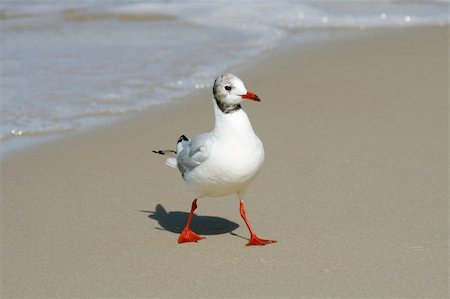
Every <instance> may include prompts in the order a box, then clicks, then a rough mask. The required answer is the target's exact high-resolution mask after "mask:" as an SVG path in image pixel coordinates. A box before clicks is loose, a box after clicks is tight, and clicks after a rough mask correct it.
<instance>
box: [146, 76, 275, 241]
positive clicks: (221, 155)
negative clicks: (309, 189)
mask: <svg viewBox="0 0 450 299" xmlns="http://www.w3.org/2000/svg"><path fill="white" fill-rule="evenodd" d="M213 95H214V96H213V105H214V115H215V126H214V129H213V130H212V131H211V132H209V133H203V134H200V135H198V136H196V137H195V138H193V139H191V140H190V139H188V138H187V137H186V136H184V135H181V136H180V137H179V138H178V141H177V145H176V150H159V151H153V152H154V153H157V154H161V155H167V156H168V158H167V160H166V164H167V165H168V166H170V167H173V168H178V170H179V171H180V173H181V176H182V178H183V180H184V181H185V182H186V184H187V186H188V187H189V189H190V190H191V191H193V192H194V194H195V198H194V200H193V201H192V205H191V212H190V213H189V217H188V220H187V223H186V226H185V227H184V229H183V231H182V232H181V234H180V236H179V238H178V243H185V242H197V241H199V240H201V239H204V238H203V237H201V236H199V235H198V234H196V233H195V232H193V231H192V230H191V229H190V225H191V221H192V217H193V214H194V211H195V210H196V209H197V199H198V198H203V197H219V196H225V195H228V194H237V196H238V198H239V200H240V206H239V211H240V214H241V217H242V219H243V220H244V222H245V224H246V226H247V228H248V230H249V232H250V239H249V242H248V243H247V244H246V245H247V246H251V245H266V244H270V243H275V242H276V241H274V240H266V239H262V238H259V237H257V236H256V234H255V232H254V231H253V229H252V227H251V226H250V224H249V222H248V219H247V216H246V214H245V209H244V193H245V190H246V189H247V187H248V185H249V184H250V183H251V182H252V181H253V179H254V178H255V176H256V174H257V173H258V171H259V169H260V168H261V166H262V164H263V162H264V147H263V144H262V142H261V140H260V139H259V138H258V136H256V134H255V132H254V131H253V128H252V125H251V123H250V120H249V118H248V116H247V113H245V111H244V110H243V109H242V106H241V103H242V102H243V101H244V100H252V101H257V102H260V101H261V99H260V98H259V97H258V96H257V95H256V94H254V93H252V92H250V91H248V90H247V89H246V88H245V86H244V83H243V82H242V80H241V79H240V78H238V77H237V76H235V75H233V74H229V73H225V74H222V75H220V76H219V77H217V78H216V80H215V81H214V86H213Z"/></svg>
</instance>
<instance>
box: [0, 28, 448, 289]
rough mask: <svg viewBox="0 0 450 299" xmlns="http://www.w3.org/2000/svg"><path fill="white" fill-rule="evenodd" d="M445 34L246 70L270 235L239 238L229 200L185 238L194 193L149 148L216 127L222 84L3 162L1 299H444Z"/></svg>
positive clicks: (202, 208) (338, 46)
mask: <svg viewBox="0 0 450 299" xmlns="http://www.w3.org/2000/svg"><path fill="white" fill-rule="evenodd" d="M448 38H449V31H448V28H447V27H426V28H413V29H400V30H390V31H387V30H386V31H382V30H380V31H375V30H374V31H369V32H367V34H365V36H364V35H363V36H361V37H359V38H349V39H343V40H340V41H333V42H330V43H318V44H314V45H301V46H299V45H298V43H296V41H295V40H292V41H291V42H289V43H288V45H285V46H284V47H281V48H279V49H276V50H273V51H272V52H271V53H270V54H267V55H265V56H264V57H262V58H260V59H258V61H256V62H254V63H253V62H252V63H251V65H249V67H248V68H247V69H245V70H244V71H240V72H239V73H238V75H239V76H240V77H241V78H242V79H243V81H244V82H245V84H246V87H247V88H248V89H249V90H251V91H253V92H255V93H256V94H258V95H259V96H260V97H261V98H262V102H261V103H253V102H251V103H245V109H246V111H247V113H248V114H249V116H250V119H251V121H252V124H253V127H254V129H255V131H256V133H257V134H258V135H259V136H260V138H261V140H262V141H263V143H264V146H265V151H266V161H265V164H264V167H263V169H262V170H261V172H260V173H259V175H258V177H257V178H256V180H255V181H254V182H253V183H252V185H251V186H250V188H249V189H248V191H247V193H246V211H247V216H248V218H249V221H250V222H251V223H252V225H253V227H254V229H255V231H256V232H257V234H258V235H259V236H260V237H263V238H269V239H276V240H277V241H278V243H276V244H273V245H268V246H264V247H256V246H253V247H246V246H245V244H246V242H247V240H246V239H247V238H248V231H247V228H246V227H245V224H244V222H243V221H242V219H241V218H240V215H239V202H238V200H237V197H235V196H229V197H223V198H215V199H209V198H206V199H200V200H199V202H198V205H199V207H198V209H197V211H196V213H197V215H196V217H194V219H193V229H194V230H196V231H197V232H198V233H200V234H202V235H204V236H206V239H205V240H202V241H200V242H198V243H195V244H181V245H178V244H177V243H176V240H177V237H178V233H179V232H180V231H181V229H182V228H183V226H184V224H185V221H186V219H187V215H188V212H189V209H190V204H191V201H192V196H191V194H190V193H189V192H188V190H187V188H186V186H185V185H184V183H183V181H182V179H181V176H180V175H179V173H178V172H177V171H175V170H173V169H170V168H168V167H167V166H165V165H164V159H163V157H161V156H158V155H155V154H153V153H152V150H157V149H168V148H171V147H173V146H174V144H175V142H176V140H177V138H178V136H180V135H181V134H185V135H186V136H194V135H196V134H198V133H201V132H204V131H207V130H209V129H211V128H212V127H213V113H212V104H211V100H210V98H211V91H210V90H206V89H205V90H201V91H197V92H196V93H195V94H193V95H191V99H189V100H186V101H182V102H181V101H180V102H177V103H176V104H167V105H163V106H160V107H157V108H156V109H152V111H148V112H143V113H140V114H135V115H133V116H131V117H129V118H127V119H125V120H122V121H118V122H116V123H113V124H109V125H105V126H103V127H100V128H97V129H94V130H91V131H88V132H83V133H78V134H72V135H69V136H68V137H66V138H64V139H63V140H58V141H54V142H48V143H45V144H42V145H39V146H35V147H33V148H30V149H27V150H22V151H21V152H18V153H17V154H14V155H10V156H8V157H6V158H5V159H3V160H2V161H1V292H0V296H1V297H2V298H22V297H43V298H44V297H46V298H50V297H55V298H56V297H58V298H68V297H91V298H93V297H129V298H133V297H263V298H268V297H292V298H294V297H295V298H298V297H359V298H361V297H385V298H386V297H422V298H423V297H427V298H447V297H448V211H449V210H448V165H449V164H448V97H449V93H448V92H449V91H448V88H449V85H448V82H449V75H448V72H449V65H448V61H449V60H448V53H449V49H448ZM230 71H231V72H234V71H233V70H230ZM211 80H213V78H211Z"/></svg>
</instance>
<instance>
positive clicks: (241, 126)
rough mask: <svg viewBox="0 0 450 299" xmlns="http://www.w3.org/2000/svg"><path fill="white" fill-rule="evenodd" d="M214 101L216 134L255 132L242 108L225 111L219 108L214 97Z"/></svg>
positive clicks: (237, 134)
mask: <svg viewBox="0 0 450 299" xmlns="http://www.w3.org/2000/svg"><path fill="white" fill-rule="evenodd" d="M213 103H214V114H215V127H214V132H215V133H216V134H232V135H234V136H239V135H243V136H245V135H247V134H254V131H253V128H252V124H251V123H250V120H249V119H248V116H247V113H245V111H244V110H243V109H242V108H239V109H236V110H234V111H233V112H228V113H225V112H223V111H222V110H221V109H220V108H219V106H218V105H217V101H216V100H215V99H214V98H213Z"/></svg>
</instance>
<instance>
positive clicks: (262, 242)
mask: <svg viewBox="0 0 450 299" xmlns="http://www.w3.org/2000/svg"><path fill="white" fill-rule="evenodd" d="M239 211H240V212H241V217H242V219H244V222H245V224H246V225H247V228H248V230H249V232H250V241H249V242H248V243H247V245H246V246H251V245H266V244H271V243H275V242H276V241H275V240H265V239H260V238H258V237H257V236H256V234H255V232H254V231H253V229H252V227H251V226H250V224H249V223H248V220H247V216H246V215H245V210H244V201H243V200H241V205H240V209H239Z"/></svg>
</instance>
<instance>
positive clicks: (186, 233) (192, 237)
mask: <svg viewBox="0 0 450 299" xmlns="http://www.w3.org/2000/svg"><path fill="white" fill-rule="evenodd" d="M195 209H197V199H194V201H193V202H192V207H191V212H190V213H189V217H188V220H187V223H186V226H185V227H184V229H183V231H182V232H181V234H180V236H179V237H178V243H186V242H197V241H199V240H201V239H204V237H201V236H199V235H197V234H196V233H194V232H193V231H192V230H191V229H190V226H191V221H192V217H193V216H194V211H195Z"/></svg>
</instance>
